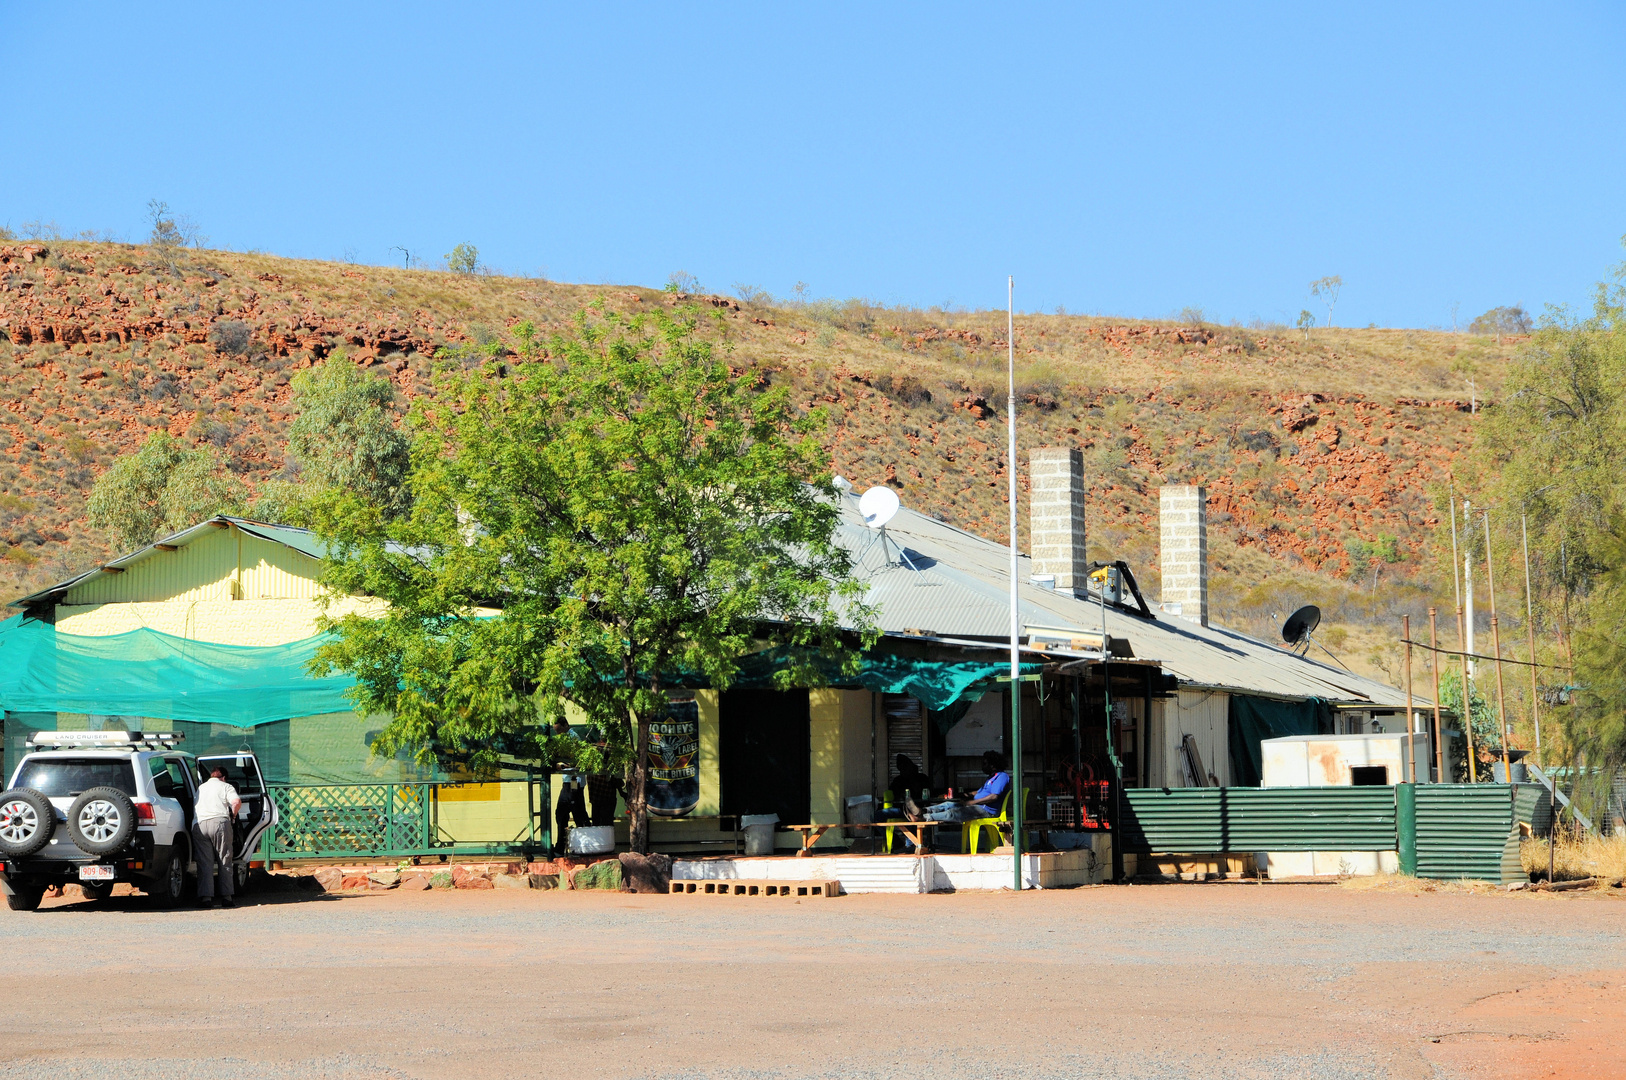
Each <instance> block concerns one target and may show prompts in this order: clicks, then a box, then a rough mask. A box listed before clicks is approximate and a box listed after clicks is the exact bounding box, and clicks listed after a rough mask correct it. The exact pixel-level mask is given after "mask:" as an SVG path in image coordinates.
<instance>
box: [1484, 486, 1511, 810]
mask: <svg viewBox="0 0 1626 1080" xmlns="http://www.w3.org/2000/svg"><path fill="white" fill-rule="evenodd" d="M1495 563H1496V560H1495V559H1494V558H1493V557H1492V556H1491V533H1490V511H1489V510H1486V511H1485V578H1486V584H1487V585H1489V586H1490V605H1491V648H1492V649H1493V650H1495V652H1496V722H1497V723H1498V724H1500V725H1501V731H1500V733H1499V734H1500V735H1501V743H1502V782H1503V783H1506V784H1511V783H1512V782H1513V766H1512V765H1510V764H1509V763H1508V756H1507V743H1508V738H1507V736H1508V731H1507V695H1506V694H1504V693H1503V691H1502V635H1501V632H1500V631H1499V630H1498V629H1497V626H1496V569H1495Z"/></svg>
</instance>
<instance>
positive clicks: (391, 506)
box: [253, 352, 412, 525]
mask: <svg viewBox="0 0 1626 1080" xmlns="http://www.w3.org/2000/svg"><path fill="white" fill-rule="evenodd" d="M394 406H395V387H393V386H391V385H390V383H389V380H387V379H384V378H380V377H379V376H377V375H373V374H369V373H367V372H364V371H362V370H361V369H360V368H358V367H356V365H355V364H354V363H352V362H351V361H350V360H349V359H348V358H346V357H345V356H344V354H343V353H342V352H340V353H335V354H334V355H333V356H331V357H329V358H328V359H327V360H326V361H324V362H323V363H322V364H321V365H320V366H319V367H315V368H309V369H307V370H305V371H301V372H299V373H298V374H297V375H295V376H294V378H293V411H294V413H295V416H294V420H293V423H291V424H289V425H288V457H289V459H290V461H291V464H292V465H293V466H295V467H297V469H298V478H297V479H296V480H294V481H287V480H273V481H269V482H267V483H266V484H264V485H262V486H261V489H260V497H259V498H258V499H257V500H256V501H255V503H254V508H253V509H254V513H255V515H256V516H258V517H261V518H263V519H265V520H268V521H276V522H281V523H284V524H291V525H299V524H303V523H304V522H305V520H306V517H307V515H308V510H307V503H308V502H309V501H310V500H311V499H312V498H313V497H314V496H316V495H318V494H320V493H322V492H325V491H328V490H330V489H341V490H346V491H351V492H354V493H355V494H356V495H358V496H360V497H361V498H362V499H363V500H365V501H366V502H369V503H371V504H372V505H374V506H376V507H378V509H379V511H380V512H381V513H383V514H384V516H386V517H399V516H400V515H402V514H404V513H406V511H407V509H408V508H409V507H410V506H411V505H412V497H411V493H410V492H409V491H408V489H407V476H408V474H409V473H410V471H411V468H412V454H411V445H410V443H411V440H410V438H409V437H408V435H407V434H406V433H405V432H403V431H402V430H401V429H400V428H399V427H397V426H396V423H395V414H394Z"/></svg>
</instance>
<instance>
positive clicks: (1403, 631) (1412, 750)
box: [1400, 615, 1417, 784]
mask: <svg viewBox="0 0 1626 1080" xmlns="http://www.w3.org/2000/svg"><path fill="white" fill-rule="evenodd" d="M1400 636H1401V637H1402V638H1403V639H1404V640H1405V642H1406V756H1407V757H1409V758H1410V759H1411V782H1412V783H1414V784H1415V783H1417V723H1416V721H1415V720H1414V719H1413V717H1412V708H1411V705H1412V702H1411V616H1410V615H1402V616H1400Z"/></svg>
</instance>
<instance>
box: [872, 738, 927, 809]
mask: <svg viewBox="0 0 1626 1080" xmlns="http://www.w3.org/2000/svg"><path fill="white" fill-rule="evenodd" d="M895 764H896V765H897V769H898V774H897V775H896V776H894V777H893V778H892V783H891V784H890V785H888V787H887V790H888V791H889V792H891V794H892V800H891V805H892V806H893V807H896V808H901V812H902V816H903V817H905V818H908V819H909V820H910V821H919V820H920V804H921V803H924V802H925V801H926V797H927V795H928V793H929V792H930V791H931V787H932V781H931V777H929V776H927V775H926V774H925V773H923V772H921V771H920V766H919V765H916V764H915V763H914V762H913V761H911V760H910V758H909V755H908V754H899V755H898V756H897V759H896V761H895ZM883 813H884V811H883ZM893 816H897V811H896V810H895V811H894V814H893Z"/></svg>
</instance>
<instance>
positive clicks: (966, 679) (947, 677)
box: [734, 649, 1044, 727]
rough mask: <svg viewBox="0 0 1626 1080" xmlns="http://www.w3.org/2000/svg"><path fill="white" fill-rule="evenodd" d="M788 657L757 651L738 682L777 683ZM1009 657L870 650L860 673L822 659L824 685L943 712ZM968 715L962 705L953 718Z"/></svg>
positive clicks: (1006, 668)
mask: <svg viewBox="0 0 1626 1080" xmlns="http://www.w3.org/2000/svg"><path fill="white" fill-rule="evenodd" d="M783 663H784V654H783V653H782V652H781V651H780V650H777V649H769V650H766V651H764V652H760V653H753V654H752V655H750V656H747V657H745V658H744V659H742V660H741V661H740V664H739V671H738V674H737V675H736V676H735V679H734V685H735V686H738V687H741V688H744V689H759V688H767V687H771V686H773V685H774V682H773V674H774V672H775V671H777V670H779V668H780V667H782V666H783ZM1043 667H1044V665H1042V664H1023V665H1022V674H1024V675H1033V674H1037V673H1038V672H1040V671H1042V670H1043ZM1010 672H1011V665H1010V663H1009V662H1008V661H1006V662H1001V663H988V662H986V661H981V660H920V659H915V658H912V657H907V656H892V655H889V654H886V653H866V654H865V655H864V658H863V660H862V662H861V664H860V666H859V669H858V673H857V674H856V675H848V674H846V673H844V672H843V671H842V670H841V668H840V666H839V665H837V664H833V663H832V664H827V665H821V670H820V676H821V678H820V685H823V686H829V687H834V688H836V689H838V690H873V691H874V692H875V693H877V694H908V695H909V696H910V697H912V698H915V699H917V700H918V701H919V702H920V703H921V704H922V705H924V706H926V708H927V709H928V710H930V711H931V712H934V713H935V712H942V711H944V710H947V709H949V707H950V706H952V705H954V704H955V703H956V702H958V701H960V700H961V699H962V698H963V697H966V696H969V697H970V701H967V702H966V706H967V707H969V705H970V702H971V701H975V700H977V699H978V698H980V697H981V696H982V694H983V692H984V691H985V690H986V689H987V687H988V685H989V684H991V683H993V682H994V680H995V679H998V678H999V677H1000V676H1004V675H1009V674H1010ZM964 715H965V709H964V708H962V709H961V710H960V712H959V715H957V716H954V717H953V720H951V721H950V722H949V726H950V727H952V726H953V724H954V722H956V721H958V720H959V719H960V717H961V716H964Z"/></svg>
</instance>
